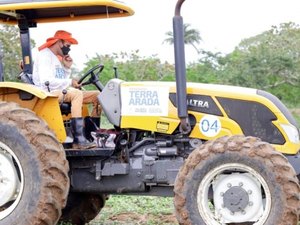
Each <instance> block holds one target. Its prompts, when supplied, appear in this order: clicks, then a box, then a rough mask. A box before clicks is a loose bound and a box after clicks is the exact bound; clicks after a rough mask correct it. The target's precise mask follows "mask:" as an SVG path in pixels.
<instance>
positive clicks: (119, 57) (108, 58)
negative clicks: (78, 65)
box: [83, 51, 174, 88]
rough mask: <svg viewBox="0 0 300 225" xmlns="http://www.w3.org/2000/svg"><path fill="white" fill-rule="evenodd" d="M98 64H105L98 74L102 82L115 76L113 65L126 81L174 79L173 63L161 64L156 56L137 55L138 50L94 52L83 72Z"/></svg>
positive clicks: (120, 76)
mask: <svg viewBox="0 0 300 225" xmlns="http://www.w3.org/2000/svg"><path fill="white" fill-rule="evenodd" d="M98 64H103V65H104V66H105V68H104V70H103V71H102V73H101V75H100V81H101V82H102V83H103V84H106V83H107V81H108V80H109V79H111V78H113V77H114V76H115V73H114V69H113V68H114V67H115V68H117V73H118V77H119V78H120V79H123V80H126V81H151V80H161V81H169V80H173V79H174V66H173V65H170V64H169V63H163V64H162V63H161V61H160V59H158V58H157V57H156V56H150V57H141V56H139V55H138V51H134V52H131V53H130V54H128V53H125V52H121V53H119V54H117V53H114V54H112V55H98V54H96V56H94V57H92V58H91V59H89V60H88V62H87V63H85V68H84V69H83V73H85V72H86V71H88V70H89V69H91V68H92V67H94V66H96V65H98ZM90 88H92V87H90Z"/></svg>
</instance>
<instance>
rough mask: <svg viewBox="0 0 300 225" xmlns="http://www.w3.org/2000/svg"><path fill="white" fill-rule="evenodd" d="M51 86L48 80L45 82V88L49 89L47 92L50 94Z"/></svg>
mask: <svg viewBox="0 0 300 225" xmlns="http://www.w3.org/2000/svg"><path fill="white" fill-rule="evenodd" d="M49 85H50V82H49V81H48V80H47V81H46V82H45V86H46V87H47V90H48V91H49V92H50V87H49Z"/></svg>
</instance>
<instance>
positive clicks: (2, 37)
mask: <svg viewBox="0 0 300 225" xmlns="http://www.w3.org/2000/svg"><path fill="white" fill-rule="evenodd" d="M0 30H1V32H0V42H1V44H2V47H3V67H4V78H5V80H6V81H17V76H18V74H19V73H20V68H19V62H20V61H21V60H22V52H21V43H20V35H19V29H18V27H17V26H9V25H3V26H0ZM31 46H32V47H34V46H35V42H34V41H33V40H31Z"/></svg>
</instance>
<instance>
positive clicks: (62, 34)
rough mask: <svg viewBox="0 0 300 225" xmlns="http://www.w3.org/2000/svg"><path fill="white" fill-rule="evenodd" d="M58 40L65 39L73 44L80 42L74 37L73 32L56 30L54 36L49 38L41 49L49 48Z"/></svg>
mask: <svg viewBox="0 0 300 225" xmlns="http://www.w3.org/2000/svg"><path fill="white" fill-rule="evenodd" d="M58 40H64V41H67V42H70V43H71V44H73V45H76V44H78V41H77V40H76V39H75V38H73V37H72V34H71V33H69V32H67V31H64V30H58V31H56V32H55V34H54V37H50V38H48V39H47V40H46V43H45V44H43V45H41V46H40V47H39V51H41V50H42V49H44V48H49V47H50V46H52V45H54V44H55V43H56V42H57V41H58Z"/></svg>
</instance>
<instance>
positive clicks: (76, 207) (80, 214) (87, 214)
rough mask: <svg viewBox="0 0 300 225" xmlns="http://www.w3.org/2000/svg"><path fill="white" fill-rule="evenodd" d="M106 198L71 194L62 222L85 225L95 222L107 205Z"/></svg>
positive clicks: (94, 195)
mask: <svg viewBox="0 0 300 225" xmlns="http://www.w3.org/2000/svg"><path fill="white" fill-rule="evenodd" d="M105 200H106V196H105V195H97V194H90V193H76V192H70V193H69V196H68V201H67V206H66V208H64V209H63V211H62V216H61V218H60V222H66V223H68V222H70V223H72V225H84V224H87V223H88V222H90V221H91V220H93V219H94V218H95V217H96V216H97V215H98V214H99V213H100V211H101V209H102V208H103V207H104V205H105Z"/></svg>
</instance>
